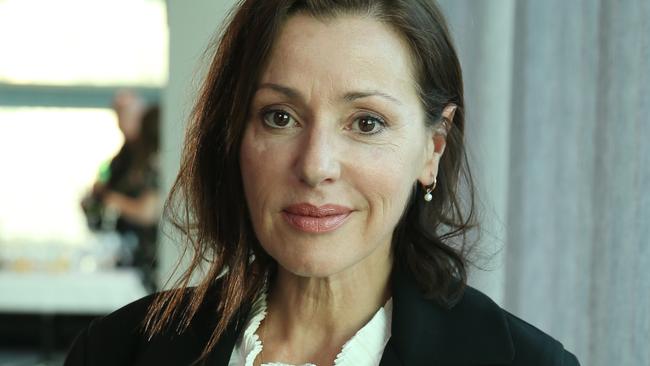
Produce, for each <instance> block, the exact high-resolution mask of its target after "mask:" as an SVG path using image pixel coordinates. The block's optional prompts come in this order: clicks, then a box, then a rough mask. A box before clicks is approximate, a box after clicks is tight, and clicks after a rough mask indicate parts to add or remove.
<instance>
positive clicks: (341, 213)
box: [282, 203, 352, 233]
mask: <svg viewBox="0 0 650 366" xmlns="http://www.w3.org/2000/svg"><path fill="white" fill-rule="evenodd" d="M351 212H352V209H351V208H349V207H345V206H339V205H323V206H314V205H311V204H309V203H298V204H295V205H290V206H288V207H285V208H284V210H282V216H283V217H284V219H285V220H287V222H288V223H289V224H290V225H291V226H293V227H294V228H296V229H298V230H300V231H304V232H307V233H326V232H329V231H334V230H336V229H338V228H339V227H340V226H341V225H343V224H344V223H345V221H346V220H347V218H348V217H349V216H350V213H351Z"/></svg>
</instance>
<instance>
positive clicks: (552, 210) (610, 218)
mask: <svg viewBox="0 0 650 366" xmlns="http://www.w3.org/2000/svg"><path fill="white" fill-rule="evenodd" d="M441 6H442V7H443V10H444V11H445V13H446V15H447V17H448V20H449V22H450V25H451V28H452V32H453V35H454V37H455V40H456V43H457V46H458V48H459V53H460V57H461V62H462V64H463V71H464V72H465V87H466V97H467V112H468V121H467V123H468V131H469V132H468V133H469V136H468V142H469V145H470V148H471V149H472V151H471V154H472V163H473V165H474V167H475V168H476V169H475V170H476V173H477V174H476V175H477V179H478V181H479V188H480V190H481V191H480V194H481V197H483V198H482V202H483V204H484V206H485V207H484V210H483V212H484V217H483V218H484V219H485V220H484V222H485V223H486V225H485V226H484V229H483V231H484V235H483V239H482V240H483V242H482V243H481V246H483V247H484V248H486V249H485V250H484V252H485V253H486V254H487V256H486V257H487V258H488V259H490V261H489V263H491V264H488V265H487V266H486V267H488V271H475V272H474V273H473V277H472V279H471V280H472V281H473V282H474V283H476V284H477V285H478V287H480V288H482V289H484V290H485V292H487V293H488V294H490V295H491V296H492V297H493V298H495V300H496V301H497V302H499V303H500V304H502V305H503V306H504V307H505V308H506V309H507V310H509V311H511V312H512V313H514V314H516V315H518V316H520V317H522V318H523V319H525V320H526V321H528V322H530V323H532V324H533V325H535V326H537V327H538V328H540V329H542V330H544V331H545V332H547V333H549V334H551V335H552V336H553V337H555V338H557V339H558V340H560V341H561V342H562V343H563V344H564V345H565V347H566V348H567V349H569V350H571V351H572V352H574V353H575V354H576V355H577V356H578V358H579V359H580V361H581V363H582V364H583V365H595V366H599V365H603V366H604V365H650V347H649V346H648V345H650V239H648V238H649V237H650V194H648V192H647V191H648V190H650V148H649V147H648V144H649V143H650V121H649V120H650V117H649V116H650V87H649V85H650V2H649V1H647V0H626V1H606V0H601V1H587V0H582V1H581V0H575V1H561V0H550V1H535V0H522V1H516V2H515V1H513V0H511V1H506V0H496V1H490V2H478V1H467V0H463V1H459V0H447V1H441ZM490 253H492V254H493V255H492V256H490Z"/></svg>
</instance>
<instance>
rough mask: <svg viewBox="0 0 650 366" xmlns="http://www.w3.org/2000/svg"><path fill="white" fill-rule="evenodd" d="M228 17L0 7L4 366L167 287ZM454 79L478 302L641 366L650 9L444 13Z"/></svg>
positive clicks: (505, 7)
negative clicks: (212, 64) (186, 158)
mask: <svg viewBox="0 0 650 366" xmlns="http://www.w3.org/2000/svg"><path fill="white" fill-rule="evenodd" d="M234 2H235V1H234V0H195V1H192V2H191V3H188V2H183V1H179V0H168V1H163V0H112V1H106V0H56V1H52V0H0V366H8V365H61V364H62V359H63V355H64V353H65V351H66V349H67V347H68V346H69V344H70V342H71V341H72V339H73V338H74V336H75V334H76V333H77V332H78V331H79V330H80V329H81V328H82V327H84V326H85V325H86V324H87V323H88V321H90V320H91V319H93V318H94V317H96V316H100V315H102V314H106V313H108V312H111V311H113V310H116V309H117V308H119V307H121V306H122V305H125V304H126V303H129V302H131V301H132V300H134V299H136V298H139V297H141V296H144V295H146V294H147V293H150V292H152V291H155V290H157V289H160V288H163V287H164V286H165V283H166V280H167V279H168V278H169V277H170V276H173V275H172V269H173V267H174V265H175V263H176V261H177V259H178V257H179V250H178V247H177V246H176V243H177V238H173V237H169V236H165V235H156V233H158V232H159V231H160V228H161V227H162V226H163V224H164V223H159V222H158V217H159V215H160V205H161V203H162V200H164V198H165V195H166V193H167V191H168V189H169V187H170V186H171V183H172V181H173V179H174V177H175V174H176V172H177V170H178V166H179V159H180V149H181V144H182V139H183V131H184V126H185V123H186V121H187V116H188V114H189V112H190V110H191V108H192V103H193V99H194V96H195V93H196V91H197V88H198V84H199V83H200V80H201V77H202V75H204V73H205V68H206V63H207V62H209V53H208V54H206V53H204V52H205V50H206V49H207V48H208V46H209V44H210V42H211V40H212V39H214V37H215V36H216V35H217V30H218V28H219V26H220V24H221V22H222V20H223V18H224V17H225V15H226V14H227V12H228V10H229V9H230V8H231V7H232V5H233V4H234ZM440 4H441V6H442V8H443V10H444V12H445V13H446V15H447V17H448V20H449V23H450V27H451V30H452V34H453V36H454V39H455V41H456V44H457V47H458V51H459V55H460V58H461V62H462V64H463V71H464V75H465V91H466V104H467V121H468V122H467V131H468V140H469V144H468V145H469V146H470V150H471V151H470V159H471V163H472V164H473V168H474V173H475V175H476V179H477V182H478V185H479V188H480V192H479V198H480V200H481V202H480V203H481V220H482V224H483V226H482V229H481V239H480V246H479V247H478V251H477V253H476V263H477V268H475V269H473V271H472V273H471V277H470V282H471V284H472V285H474V286H476V287H478V288H480V289H481V290H483V291H484V292H486V293H487V294H488V295H490V296H491V297H492V298H493V299H494V300H495V301H496V302H497V303H499V304H500V305H501V306H503V307H505V308H506V309H507V310H509V311H510V312H512V313H514V314H515V315H518V316H520V317H522V318H524V319H525V320H527V321H529V322H530V323H532V324H533V325H535V326H537V327H539V328H541V329H542V330H544V331H545V332H547V333H550V334H551V335H553V336H554V337H555V338H557V339H558V340H560V341H561V342H562V343H563V344H564V345H565V347H566V348H567V349H569V350H571V351H573V352H574V353H575V354H576V355H577V356H578V357H579V359H580V360H581V362H582V364H583V365H649V364H650V347H648V344H650V243H649V241H650V239H648V238H649V237H650V195H649V194H648V193H647V191H648V189H650V147H649V146H648V141H650V122H649V121H648V116H649V115H650V2H648V1H646V0H624V1H613V0H609V1H608V0H592V1H585V0H575V1H560V0H549V1H544V2H541V1H534V0H520V1H515V0H492V1H489V2H487V1H477V0H444V1H440Z"/></svg>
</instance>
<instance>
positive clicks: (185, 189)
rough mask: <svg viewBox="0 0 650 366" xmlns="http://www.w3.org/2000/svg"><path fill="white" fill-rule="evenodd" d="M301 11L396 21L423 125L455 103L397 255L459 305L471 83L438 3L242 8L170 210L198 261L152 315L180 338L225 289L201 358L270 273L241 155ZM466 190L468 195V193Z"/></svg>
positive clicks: (292, 2) (306, 2)
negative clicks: (281, 39) (265, 79)
mask: <svg viewBox="0 0 650 366" xmlns="http://www.w3.org/2000/svg"><path fill="white" fill-rule="evenodd" d="M295 13H304V14H308V15H310V16H314V17H317V18H320V19H327V18H333V17H336V16H338V15H341V14H353V15H361V16H369V17H373V18H375V19H377V20H378V21H381V22H384V23H386V24H388V25H389V26H391V27H393V28H394V29H396V30H397V31H398V32H399V34H401V35H402V37H404V39H405V40H406V41H407V42H408V44H409V46H410V50H411V53H412V57H413V59H414V61H415V65H416V72H417V79H418V80H417V85H418V87H419V94H420V97H421V100H422V105H423V107H424V109H425V111H426V121H425V123H426V124H427V125H429V126H435V125H436V124H438V123H441V122H442V110H443V108H444V107H445V106H446V105H449V104H450V103H453V104H455V105H456V106H457V109H456V113H455V115H454V118H453V121H445V122H446V123H448V125H449V126H448V134H447V145H446V150H445V154H444V155H443V157H442V159H441V162H440V169H439V175H438V186H437V188H436V190H435V191H434V192H433V200H432V202H430V203H428V204H426V205H424V204H422V199H421V197H422V196H423V195H424V192H423V189H422V187H420V186H419V185H417V184H414V189H413V195H412V197H411V200H410V203H409V204H408V207H407V209H406V211H405V213H404V215H403V216H402V220H401V221H400V223H399V224H398V227H397V228H396V230H395V235H394V251H395V252H394V253H395V258H396V265H397V266H401V267H402V268H403V269H404V270H405V271H407V272H408V273H409V274H410V275H412V276H413V278H414V279H415V281H416V282H417V284H418V285H419V287H420V288H421V289H422V291H423V293H424V294H425V295H426V296H428V297H430V298H432V299H434V300H435V301H437V302H438V303H440V304H442V305H445V306H448V305H450V304H451V303H453V302H454V300H455V299H457V298H458V297H459V296H460V295H461V294H462V291H463V289H464V286H465V284H466V279H467V274H466V265H467V260H466V254H467V249H468V245H467V242H466V240H465V234H466V233H467V231H468V230H469V229H470V228H471V227H472V223H473V212H474V210H473V206H474V201H473V190H474V189H473V183H472V179H471V175H470V174H469V170H468V168H467V159H466V155H465V149H464V145H463V135H464V124H465V123H464V101H463V82H462V75H461V69H460V64H459V61H458V58H457V56H456V52H455V50H454V46H453V44H452V41H451V39H450V35H449V31H448V29H447V25H446V22H445V20H444V17H443V16H442V13H441V12H440V10H439V9H438V7H437V6H436V4H435V3H434V2H433V1H431V0H245V1H242V2H241V3H240V4H239V6H238V7H237V8H236V10H235V11H234V12H233V13H232V14H231V17H230V20H229V23H228V25H227V27H226V28H225V30H224V32H223V34H222V35H221V38H220V40H219V41H218V43H217V47H216V53H215V55H214V58H213V60H212V64H211V67H210V69H209V72H208V75H207V77H206V79H205V82H204V84H203V87H202V89H201V92H200V95H199V98H198V101H197V103H196V106H195V109H194V111H193V115H192V118H191V123H190V125H189V127H188V131H187V135H186V141H185V145H184V150H183V157H182V163H181V168H180V172H179V174H178V176H177V178H176V181H175V183H174V185H173V187H172V190H171V193H170V196H169V198H168V200H167V202H166V206H165V212H166V215H167V217H168V218H169V220H170V222H171V223H172V224H173V225H174V227H176V228H177V229H178V230H180V232H181V233H182V234H183V237H184V238H185V239H186V241H187V245H186V246H185V248H186V250H190V251H191V261H190V263H189V266H188V268H187V269H186V270H185V271H184V272H183V274H182V276H181V277H180V278H179V280H178V281H177V282H176V284H175V286H174V288H175V289H174V290H171V291H167V292H164V293H162V294H160V295H159V296H158V297H157V298H156V300H155V301H154V303H153V305H152V307H151V309H150V312H149V314H148V316H147V319H146V331H147V333H148V334H149V335H150V336H152V335H155V334H157V333H159V332H161V331H163V330H164V329H167V327H169V326H170V325H171V324H176V325H175V327H176V328H177V331H179V332H181V331H183V330H184V329H186V328H187V327H188V326H189V324H190V321H191V320H192V318H193V317H194V315H195V314H196V312H197V310H198V309H199V307H200V306H201V304H202V303H203V302H204V301H205V300H206V294H207V293H208V290H209V289H210V288H213V287H215V286H217V287H218V289H217V290H216V291H218V292H219V296H218V306H217V307H216V309H214V311H215V312H217V315H218V322H217V325H216V327H215V329H214V332H213V334H212V338H211V339H210V341H209V342H208V344H207V345H206V346H205V349H204V354H203V356H205V355H206V354H207V352H209V351H210V350H211V349H212V348H213V346H214V345H215V343H216V342H217V341H218V340H219V338H220V337H221V335H222V334H223V332H224V330H225V329H226V327H227V326H228V324H229V323H230V322H231V321H232V320H233V319H235V318H236V315H237V314H238V311H239V310H240V309H241V308H242V307H243V306H245V305H247V304H250V303H251V302H252V300H253V299H254V297H255V296H256V294H257V293H258V291H259V290H260V289H261V287H262V285H263V281H264V278H265V274H266V273H267V272H269V271H272V270H273V268H274V266H275V265H276V264H275V262H274V260H273V259H272V258H270V257H269V256H268V255H267V254H266V253H265V252H264V250H263V249H262V248H261V246H260V244H259V242H258V241H257V239H256V237H255V234H254V233H253V230H252V226H251V223H250V219H249V217H248V213H247V209H246V203H245V199H244V194H243V188H242V178H241V171H240V167H239V161H240V160H239V153H240V146H241V141H242V136H243V132H244V129H245V126H246V121H247V119H248V111H249V107H250V103H251V100H252V98H253V96H254V94H255V92H256V89H257V85H258V80H259V78H260V76H261V73H262V72H263V70H264V68H265V66H266V63H267V60H268V58H269V53H270V51H271V48H272V47H273V43H274V41H275V39H276V37H277V35H278V32H279V30H280V28H281V27H282V25H283V24H284V23H285V21H286V20H287V18H288V17H290V16H292V15H293V14H295ZM463 182H464V183H463ZM460 187H464V188H466V192H465V193H464V194H462V195H461V192H460ZM461 196H462V197H463V198H464V199H461ZM454 239H460V240H454ZM251 254H253V255H254V256H255V260H251V259H250V258H251ZM202 268H205V269H206V274H205V275H204V277H203V279H202V280H201V281H200V283H199V284H198V286H197V287H196V288H194V289H193V290H191V291H187V288H188V287H189V285H190V283H191V279H192V276H193V274H194V273H195V272H197V271H200V270H201V269H202ZM220 274H221V276H220ZM219 276H220V277H219ZM217 277H219V281H217V280H216V279H217Z"/></svg>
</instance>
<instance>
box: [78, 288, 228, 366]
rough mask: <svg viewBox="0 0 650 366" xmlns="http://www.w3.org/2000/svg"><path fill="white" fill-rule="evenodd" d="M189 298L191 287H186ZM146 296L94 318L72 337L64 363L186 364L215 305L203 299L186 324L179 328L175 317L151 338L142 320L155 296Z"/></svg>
mask: <svg viewBox="0 0 650 366" xmlns="http://www.w3.org/2000/svg"><path fill="white" fill-rule="evenodd" d="M184 291H185V296H186V297H187V298H189V294H190V293H191V291H192V289H187V290H184ZM158 295H160V294H154V295H149V296H147V297H144V298H142V299H140V300H137V301H135V302H133V303H131V304H128V305H126V306H124V307H123V308H121V309H119V310H117V311H115V312H113V313H111V314H109V315H107V316H104V317H101V318H98V319H96V320H94V321H93V322H92V323H91V324H90V325H89V326H88V327H87V328H86V329H85V330H84V331H83V332H82V333H81V334H79V336H77V339H76V340H75V342H74V344H73V346H72V348H71V349H70V352H69V353H68V356H67V358H66V361H65V366H81V365H93V366H104V365H106V366H108V365H111V366H114V365H141V366H144V365H186V364H187V365H189V364H191V363H192V362H194V361H195V360H197V359H198V357H199V356H200V355H201V352H202V351H203V347H204V346H205V344H206V342H207V340H208V339H209V336H210V335H211V332H210V331H211V330H212V328H211V327H212V324H213V323H212V322H213V321H214V318H215V317H216V313H215V314H213V313H212V312H211V311H210V310H212V309H213V308H214V309H216V307H213V306H212V302H211V301H208V300H206V301H205V302H204V303H202V305H201V307H200V308H199V311H198V312H197V313H196V314H195V316H194V318H193V320H192V323H191V324H190V326H189V327H188V328H187V329H185V330H183V331H182V332H181V331H179V329H180V327H179V326H178V325H179V323H178V321H177V320H174V321H172V323H170V325H169V326H168V327H167V328H166V329H165V330H164V331H162V332H160V333H157V334H156V335H155V336H154V337H148V336H147V335H146V334H145V331H144V321H145V318H146V316H147V313H148V312H149V308H150V306H151V305H152V303H153V302H154V300H155V298H156V296H158Z"/></svg>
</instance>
